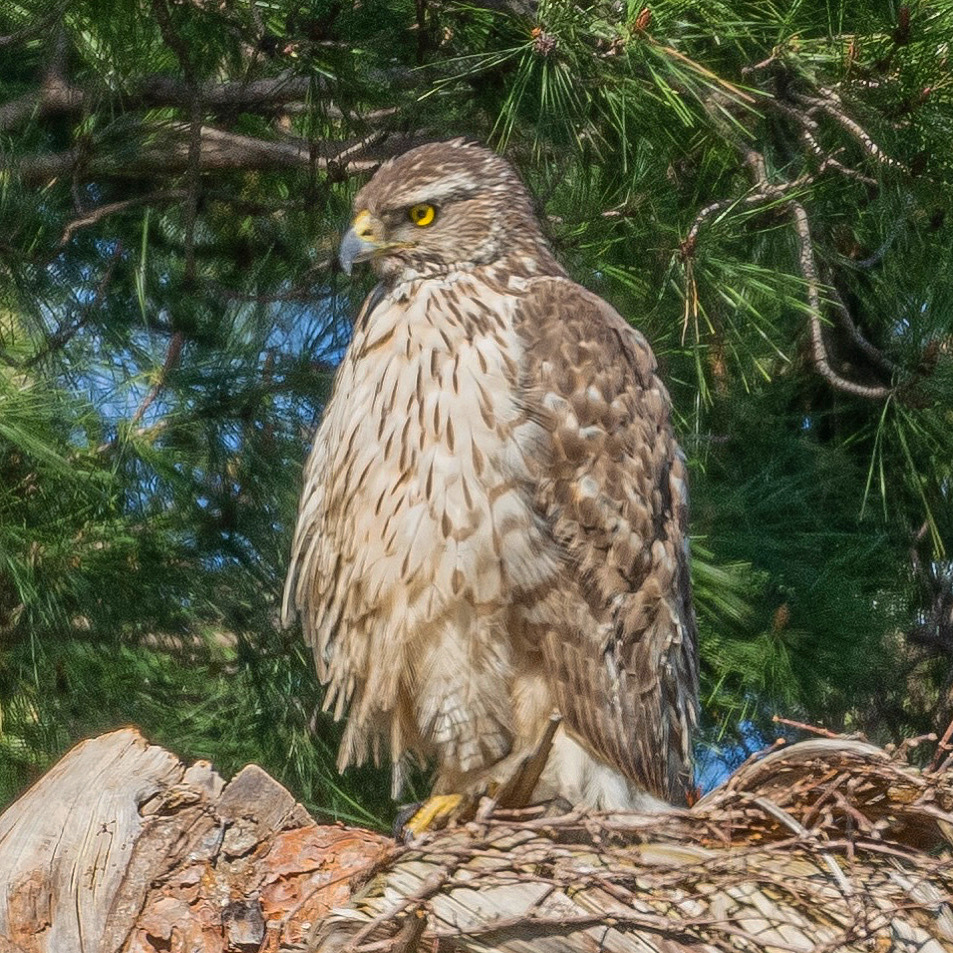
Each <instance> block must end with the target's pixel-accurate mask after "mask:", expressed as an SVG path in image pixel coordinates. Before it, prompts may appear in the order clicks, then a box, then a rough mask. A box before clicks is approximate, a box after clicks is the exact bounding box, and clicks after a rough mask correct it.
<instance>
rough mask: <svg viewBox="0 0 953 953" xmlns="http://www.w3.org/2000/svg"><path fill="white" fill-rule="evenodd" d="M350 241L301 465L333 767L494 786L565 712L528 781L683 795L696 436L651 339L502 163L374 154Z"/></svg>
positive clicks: (472, 148) (305, 616)
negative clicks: (679, 432) (572, 274)
mask: <svg viewBox="0 0 953 953" xmlns="http://www.w3.org/2000/svg"><path fill="white" fill-rule="evenodd" d="M340 260H341V264H342V266H343V268H344V269H345V271H347V272H348V273H350V269H351V266H352V265H354V264H356V263H358V262H365V261H366V262H370V264H371V266H372V268H373V270H374V272H375V273H376V275H377V277H378V279H379V283H378V284H377V287H376V288H375V289H374V290H373V291H372V292H371V294H370V295H369V296H368V298H367V300H366V301H365V302H364V305H363V307H362V308H361V310H360V313H359V314H358V316H357V318H356V320H355V323H354V329H353V336H352V339H351V342H350V345H349V347H348V349H347V353H346V354H345V356H344V359H343V361H342V363H341V365H340V368H339V369H338V372H337V377H336V380H335V385H334V390H333V393H332V396H331V398H330V401H329V402H328V404H327V407H326V408H325V410H324V414H323V418H322V421H321V424H320V427H319V428H318V431H317V434H316V435H315V438H314V445H313V448H312V450H311V454H310V457H309V459H308V461H307V464H306V467H305V471H304V490H303V494H302V497H301V503H300V509H299V513H298V520H297V526H296V530H295V534H294V543H293V552H292V564H291V570H290V573H289V576H288V581H287V584H286V587H285V599H284V607H283V612H284V614H285V617H286V618H287V617H288V616H289V615H290V613H291V612H292V610H293V609H297V610H298V611H299V613H300V615H301V617H302V620H303V628H304V632H305V635H306V637H307V639H308V640H309V642H310V644H311V646H312V647H313V649H314V657H315V662H316V665H317V670H318V674H319V677H320V679H321V680H322V681H323V682H324V683H325V684H326V685H327V698H326V702H327V705H328V706H329V707H330V708H332V709H333V712H334V715H335V717H336V718H339V719H340V718H342V717H345V716H346V718H347V723H346V727H345V730H344V735H343V740H342V743H341V748H340V753H339V758H338V765H339V767H340V768H341V769H342V770H343V769H344V768H345V767H347V766H348V765H350V764H354V763H356V762H360V761H363V760H364V759H365V758H367V757H368V756H369V755H373V757H374V758H375V759H379V758H380V757H381V755H382V754H383V753H384V752H385V751H387V752H389V757H390V759H391V763H392V766H393V777H394V786H395V796H396V793H397V791H399V788H400V785H401V781H402V778H403V776H404V773H405V770H406V768H407V767H408V765H410V764H411V763H413V762H415V761H417V762H420V761H422V760H425V759H431V760H433V761H435V762H436V781H435V787H434V792H435V793H436V794H440V793H442V792H443V793H445V792H475V791H478V790H487V789H488V786H491V785H492V784H494V783H500V779H501V778H503V777H505V775H506V773H507V772H508V771H511V770H512V769H513V766H514V765H516V764H517V763H518V762H519V760H520V759H524V758H525V757H526V755H527V753H528V752H529V751H531V750H532V749H533V747H534V745H536V744H537V743H538V740H539V738H540V737H541V736H542V735H543V734H544V733H545V732H546V727H547V723H548V722H549V720H550V718H551V716H552V714H553V712H554V711H557V712H558V713H559V715H560V716H561V723H560V725H559V728H558V730H557V731H556V734H555V737H554V738H553V740H552V745H551V749H550V752H549V758H548V761H547V762H546V765H545V768H544V769H543V771H542V774H541V776H540V777H539V779H538V782H536V784H535V790H534V792H533V799H534V800H536V801H543V800H546V799H549V798H552V797H562V798H565V799H566V800H568V801H570V802H571V803H573V804H577V805H584V806H588V807H591V808H594V809H604V810H625V809H644V808H653V807H658V806H659V805H658V802H659V801H660V800H661V801H667V802H673V803H683V802H684V800H685V796H686V790H687V788H688V785H689V783H690V757H691V751H690V746H691V734H692V729H693V727H694V725H695V720H696V702H697V657H696V630H695V622H694V617H693V612H692V607H691V593H690V586H689V574H688V552H687V539H686V515H687V491H686V468H685V460H684V457H683V455H682V453H681V451H680V449H679V447H678V445H677V443H676V441H675V438H674V436H673V433H672V424H671V410H670V401H669V396H668V393H667V391H666V389H665V386H664V385H663V383H662V382H661V380H660V379H659V377H658V375H657V373H656V362H655V359H654V357H653V354H652V351H651V349H650V347H649V345H648V344H647V343H646V340H645V338H644V337H643V336H642V335H641V334H640V333H639V332H638V331H636V330H634V329H633V328H632V327H631V326H630V325H629V324H628V323H626V321H624V320H623V319H622V318H621V317H620V316H619V314H618V313H617V312H616V311H614V310H613V309H612V307H610V306H609V305H608V304H607V303H606V302H605V301H603V300H602V299H601V298H599V297H597V296H596V295H594V294H592V293H591V292H589V291H587V290H586V289H585V288H583V287H581V286H580V285H578V284H576V283H574V282H573V281H571V280H570V279H569V278H568V277H567V275H566V272H565V271H564V270H563V268H562V267H561V266H560V265H559V264H558V262H557V261H556V260H555V258H554V257H553V254H552V252H551V251H550V249H549V247H548V245H547V243H546V240H545V238H544V236H543V232H542V229H541V227H540V224H539V222H538V221H537V218H536V216H535V214H534V212H533V206H532V202H531V199H530V196H529V194H528V192H527V190H526V189H525V187H524V186H523V184H522V183H521V181H520V180H519V178H518V176H517V175H516V173H515V172H514V170H513V168H512V167H511V166H510V165H509V163H507V162H506V161H505V160H504V159H502V158H501V157H499V156H498V155H496V154H495V153H493V152H491V151H490V150H488V149H486V148H483V147H481V146H479V145H477V144H474V143H471V142H468V141H465V140H453V141H450V142H438V143H430V144H427V145H423V146H420V147H418V148H415V149H412V150H411V151H409V152H406V153H404V154H403V155H401V156H399V157H397V158H395V159H392V160H390V161H389V162H387V163H385V164H384V165H383V166H382V167H381V168H380V169H379V170H378V171H377V173H376V174H375V175H374V177H373V178H372V179H371V180H370V182H369V183H368V184H367V185H365V186H364V187H363V188H362V189H361V191H360V192H359V193H358V194H357V197H356V200H355V216H354V219H353V223H352V227H351V229H350V230H349V231H348V232H347V234H346V235H345V236H344V239H343V242H342V244H341V250H340Z"/></svg>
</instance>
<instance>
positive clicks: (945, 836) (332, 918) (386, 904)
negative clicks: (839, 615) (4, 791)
mask: <svg viewBox="0 0 953 953" xmlns="http://www.w3.org/2000/svg"><path fill="white" fill-rule="evenodd" d="M904 753H905V751H904V750H901V751H900V752H899V754H898V753H896V752H895V753H892V754H890V753H887V752H885V751H883V750H881V749H879V748H876V747H874V746H873V745H869V744H866V743H864V742H861V741H857V740H855V739H849V738H831V739H827V738H825V739H820V740H813V741H807V742H802V743H800V744H797V745H792V746H789V747H784V748H780V749H777V750H774V751H772V752H771V753H769V754H767V756H765V757H760V758H757V759H752V760H751V761H750V762H749V763H746V764H745V765H743V766H742V767H741V768H740V769H739V770H738V771H737V772H736V773H735V774H734V776H733V777H732V778H730V779H729V780H728V781H727V782H726V783H725V784H724V785H722V786H721V787H720V788H718V789H716V790H715V791H713V792H711V793H710V794H708V795H706V796H705V797H704V798H702V800H701V801H700V802H699V803H698V804H696V805H695V806H694V807H693V808H692V809H691V810H687V811H685V810H674V809H673V810H671V811H668V812H664V813H659V814H618V815H586V814H583V813H578V812H575V813H570V814H568V815H562V816H551V815H550V814H549V813H547V811H546V809H545V808H529V809H526V810H523V811H516V812H509V813H507V812H495V813H492V814H489V815H488V816H487V817H482V815H481V816H480V818H479V819H478V820H475V821H473V822H471V823H469V824H465V825H462V826H457V827H455V828H452V829H450V830H446V831H439V832H435V833H432V834H429V835H427V836H426V837H425V838H424V839H423V840H422V841H421V842H418V843H415V844H412V845H409V846H398V845H396V844H394V842H393V841H392V840H391V839H390V838H385V837H383V836H381V835H379V834H374V833H371V832H368V831H360V830H353V829H348V828H344V827H340V826H320V825H317V824H315V822H314V821H313V820H312V818H311V817H310V816H309V815H308V813H307V812H306V811H305V810H304V809H303V808H302V807H301V805H300V804H297V803H296V802H295V800H294V798H293V797H292V796H291V795H290V794H289V793H288V792H287V791H286V790H285V789H284V788H282V787H281V785H279V784H278V783H277V782H276V781H274V780H272V779H271V778H270V777H268V775H267V774H265V773H264V772H263V771H262V770H261V769H260V768H258V767H256V766H254V765H250V766H248V767H246V768H244V769H243V770H242V771H240V772H239V773H238V774H237V775H236V776H235V777H234V778H233V779H232V780H231V781H230V782H228V783H225V782H224V781H223V780H222V779H221V778H220V777H219V775H218V774H216V773H215V771H214V770H212V768H211V766H210V765H209V764H208V763H206V762H198V763H196V764H194V765H192V766H191V767H188V768H187V767H186V766H185V765H184V764H183V763H182V762H181V761H180V760H179V759H178V758H176V757H175V756H174V755H171V754H169V753H168V752H167V751H164V750H163V749H161V748H158V747H156V746H153V745H149V744H148V743H147V742H145V741H144V740H143V738H142V737H141V736H140V735H139V734H137V733H136V732H135V731H132V730H124V731H117V732H114V733H112V734H109V735H104V736H103V737H100V738H96V739H94V740H92V741H87V742H84V743H83V744H81V745H79V746H78V747H76V748H75V749H74V750H73V751H71V752H70V753H69V754H68V755H66V757H65V758H64V759H63V760H62V761H61V762H60V763H59V764H57V765H56V766H55V767H54V768H53V769H52V770H51V771H50V772H49V773H48V774H47V775H46V776H45V777H44V778H42V779H41V780H40V781H39V782H38V783H37V784H36V785H35V786H34V787H33V788H32V789H31V790H30V791H28V792H27V793H26V794H25V795H24V796H23V797H22V798H21V799H20V800H19V801H17V802H16V803H15V804H14V805H13V806H12V807H11V808H9V810H8V811H7V812H6V813H5V814H4V815H3V816H2V817H0V871H2V872H3V874H4V877H3V880H2V881H0V883H4V884H5V887H4V890H3V891H2V892H0V953H74V951H76V953H87V951H89V953H93V951H95V953H159V951H169V953H187V951H188V953H242V951H244V953H249V951H259V953H280V951H291V950H297V951H300V950H310V951H312V953H315V951H316V953H595V951H607V953H632V951H639V953H735V951H747V953H780V951H786V953H801V951H803V953H837V951H845V953H847V951H850V953H861V951H874V953H881V951H882V953H886V951H888V950H889V951H898V953H947V951H949V953H953V906H951V904H953V850H951V844H953V840H951V834H953V814H951V813H950V812H951V809H953V775H951V772H950V771H949V770H948V766H947V768H942V767H941V768H938V769H936V770H923V771H921V770H918V769H916V768H914V767H912V766H910V765H908V764H906V763H905V762H904V760H903V758H902V756H903V754H904Z"/></svg>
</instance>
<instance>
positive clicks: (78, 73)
mask: <svg viewBox="0 0 953 953" xmlns="http://www.w3.org/2000/svg"><path fill="white" fill-rule="evenodd" d="M951 41H953V7H951V6H950V4H949V3H948V2H947V0H938V2H934V3H927V2H922V3H916V4H909V5H895V4H874V3H870V2H869V0H867V2H862V0H824V2H822V0H800V2H796V3H786V4H782V3H774V2H770V0H737V2H735V0H731V2H729V0H700V2H699V0H693V2H691V3H688V2H684V0H659V2H657V3H652V4H651V5H649V6H646V5H644V4H642V3H640V2H639V3H608V2H605V3H596V4H593V5H592V6H589V7H580V6H576V5H573V4H566V3H562V2H557V0H542V2H540V3H538V4H537V3H533V2H530V0H509V2H506V0H503V2H489V0H487V2H476V0H471V2H450V0H446V2H434V0H425V2H423V3H420V4H409V3H404V2H398V0H389V2H382V3H374V4H369V3H342V2H340V0H273V2H269V3H264V2H257V0H256V2H253V3H248V4H239V5H235V4H225V5H215V4H202V3H178V2H175V3H173V2H171V0H149V2H146V0H109V2H106V3H104V2H101V0H97V2H93V0H77V2H73V3H69V4H66V3H62V4H53V5H51V4H50V3H49V2H48V0H15V2H9V3H6V4H4V5H3V8H2V9H0V51H2V53H0V55H2V59H0V143H2V146H0V148H2V150H3V156H2V161H0V802H2V801H4V800H6V799H8V798H10V797H12V796H13V795H14V794H15V793H16V792H17V791H18V790H19V789H20V788H21V787H22V786H23V785H24V784H25V783H27V782H28V781H30V780H31V779H32V778H34V777H35V776H36V775H37V773H38V772H40V771H42V770H43V768H45V767H46V766H47V765H48V764H49V762H50V760H51V759H52V758H54V757H55V756H57V755H58V754H59V753H61V752H62V751H63V750H64V749H65V748H66V747H67V746H68V745H69V744H71V743H72V742H73V741H75V740H76V739H77V738H79V737H82V736H84V735H86V734H90V733H93V732H98V731H102V730H106V729H108V728H110V727H113V726H117V725H120V724H126V723H130V722H132V723H136V724H139V725H141V726H142V727H143V729H144V730H145V732H146V733H147V734H148V735H149V737H150V738H152V739H154V740H156V741H158V742H162V743H166V744H169V745H170V746H171V747H173V748H174V749H175V750H177V751H179V752H180V753H182V754H183V755H186V756H193V757H209V758H211V759H213V760H214V761H215V762H216V764H218V765H219V766H221V767H222V769H223V770H225V771H230V770H234V769H235V768H236V767H238V766H239V765H240V764H242V763H244V762H246V761H249V760H255V761H258V762H260V763H262V764H263V765H264V766H265V767H266V768H267V769H268V770H269V771H271V772H272V773H273V774H275V775H276V776H277V777H279V778H281V779H282V780H284V781H285V782H286V783H287V784H288V785H289V786H290V787H291V788H292V790H294V791H295V793H296V794H298V795H300V796H302V797H303V798H304V799H305V800H306V801H307V802H308V803H309V805H310V806H312V807H313V808H315V809H317V810H319V811H322V812H325V813H328V814H331V815H332V816H337V817H342V818H347V819H351V820H356V821H360V822H362V823H368V822H370V821H371V819H372V818H373V819H376V821H378V822H380V823H382V824H385V823H387V820H388V816H389V813H390V806H389V801H388V797H387V792H388V781H387V778H386V776H385V775H386V772H382V771H375V770H374V769H372V768H371V769H368V770H366V771H363V772H359V773H354V774H352V775H349V776H345V777H344V778H341V777H339V776H338V774H337V772H336V769H335V766H334V753H335V750H336V745H337V737H338V733H337V728H336V726H334V725H333V724H332V723H331V721H330V719H329V718H328V717H327V716H325V715H322V714H321V713H320V709H321V693H320V689H319V687H318V686H317V685H316V680H315V678H314V676H313V674H312V667H311V661H310V659H309V658H308V657H307V653H306V650H305V649H304V648H303V647H302V646H301V645H300V644H299V636H298V634H297V633H296V632H282V631H281V630H280V629H279V628H278V625H277V621H276V605H277V599H278V596H279V593H280V589H281V584H282V580H283V576H284V570H285V565H286V560H287V553H288V550H289V534H290V528H291V522H292V519H293V514H294V510H295V504H296V499H297V493H298V472H299V467H300V465H301V462H302V460H303V458H304V455H305V453H306V450H307V443H308V440H309V434H310V432H311V431H312V429H313V427H314V425H315V422H316V421H317V419H318V417H319V415H320V411H321V406H322V404H323V401H324V400H325V399H326V397H327V394H328V388H329V386H330V382H331V380H332V377H333V369H334V364H335V362H336V361H337V359H338V358H339V356H340V354H341V352H342V349H343V347H344V344H345V342H346V340H347V320H346V319H347V316H348V315H349V314H351V313H352V312H353V310H354V308H355V306H356V303H357V301H358V300H359V299H360V297H361V295H362V293H363V292H364V291H366V287H359V286H358V283H353V284H352V283H345V282H344V281H343V279H342V276H340V275H339V274H338V273H337V272H336V271H335V270H334V267H333V259H334V252H335V247H336V242H337V236H338V234H339V232H340V227H341V226H342V225H343V224H344V223H345V222H346V220H347V215H348V209H349V205H350V200H351V197H352V196H353V193H354V191H355V190H356V188H357V187H358V186H359V185H360V183H361V182H362V181H363V179H364V177H365V176H366V174H367V173H368V172H369V170H370V169H371V168H373V167H374V165H375V164H376V163H377V162H379V161H380V160H381V159H383V158H386V157H387V156H388V155H390V154H393V153H395V152H399V151H401V150H402V149H404V148H406V147H407V146H409V145H410V144H413V143H414V142H417V141H420V140H423V139H428V138H441V137H445V136H448V135H458V134H461V135H474V136H478V137H480V138H483V139H485V140H488V141H490V142H491V143H493V144H494V145H496V146H497V147H498V148H500V149H503V150H505V151H506V152H507V154H508V155H510V157H511V158H512V159H513V160H514V161H515V162H516V163H517V165H518V166H519V167H520V170H521V172H522V173H523V175H524V177H525V178H526V180H527V181H528V183H529V184H530V185H531V187H532V189H533V192H534V194H535V195H536V196H537V199H538V203H539V209H540V212H541V214H542V215H543V217H544V221H545V223H546V226H547V228H548V231H549V233H550V236H551V239H552V241H553V243H554V245H555V247H556V249H557V252H558V254H559V256H560V258H561V259H562V260H563V261H564V262H566V263H567V265H568V266H569V267H570V269H571V270H572V272H573V273H574V275H575V276H576V277H577V278H578V279H579V280H580V281H582V282H583V283H584V284H586V285H587V286H589V287H591V288H593V289H594V290H595V291H597V292H599V293H600V294H602V295H604V296H606V297H607V298H608V299H609V300H611V301H613V303H615V304H616V305H617V306H618V308H619V309H620V311H621V312H622V313H623V314H625V315H627V316H628V317H630V318H631V319H632V320H633V322H634V323H635V324H636V325H637V326H639V327H640V328H641V330H643V332H644V333H645V334H646V336H647V337H648V338H649V340H650V341H651V342H652V344H653V346H654V348H655V350H656V353H657V355H658V356H659V360H660V363H661V365H662V369H663V372H664V374H665V377H666V380H667V381H668V382H669V385H670V389H671V391H672V394H673V398H674V401H675V407H676V413H677V420H678V426H679V429H680V432H681V434H682V439H683V443H684V445H685V447H686V449H687V451H688V453H689V458H690V463H691V467H692V475H693V484H692V495H693V501H694V502H693V506H694V521H693V532H694V535H695V540H694V570H693V572H694V583H695V591H696V600H697V607H698V613H699V619H700V625H701V631H702V653H703V662H704V671H703V675H704V698H705V722H706V724H705V741H706V743H707V744H708V745H710V746H712V750H714V751H716V753H717V752H718V751H722V756H723V757H725V758H726V759H728V760H730V759H731V758H732V757H735V756H737V754H738V752H740V751H741V750H742V749H744V747H745V746H746V745H749V744H750V743H752V739H756V738H759V737H761V736H762V735H766V734H768V733H770V732H772V731H774V730H775V729H774V728H773V727H772V723H771V716H772V715H773V714H775V713H780V714H782V715H785V716H788V717H794V718H797V719H801V720H809V721H821V722H823V723H825V724H827V725H829V726H831V727H837V728H850V729H852V730H853V729H862V730H866V731H869V732H872V733H875V734H876V735H877V736H878V737H880V738H882V739H886V738H891V737H894V738H895V737H898V736H900V735H902V734H904V733H907V732H911V731H921V730H925V729H928V728H930V727H940V728H942V727H944V726H945V723H946V721H947V720H948V719H949V717H950V714H951V712H950V684H951V678H950V670H951V667H950V661H951V655H953V596H951V595H950V576H951V570H950V562H949V559H950V553H949V549H950V540H951V532H953V525H951V524H953V510H951V504H950V480H951V472H950V470H951V460H953V436H951V434H953V400H951V394H953V241H951V237H953V236H951V227H953V226H951V217H950V214H949V213H950V208H949V205H950V198H949V196H950V195H951V194H953V190H951V185H953V149H951V147H950V142H951V141H953V83H951V79H950V76H951V72H950V71H951V65H950V62H949V59H948V57H949V49H950V43H951ZM818 341H820V346H819V344H818ZM825 367H826V370H825ZM818 368H819V369H820V370H821V371H824V373H818Z"/></svg>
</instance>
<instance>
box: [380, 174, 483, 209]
mask: <svg viewBox="0 0 953 953" xmlns="http://www.w3.org/2000/svg"><path fill="white" fill-rule="evenodd" d="M480 191H481V189H480V186H479V185H478V184H477V183H476V182H474V181H473V179H472V178H471V176H469V175H466V174H463V173H461V174H458V175H448V176H446V177H445V178H442V179H440V180H439V181H437V182H433V183H432V184H430V185H424V186H421V187H420V188H418V189H415V190H414V191H413V192H406V193H404V194H403V195H400V196H399V198H400V200H401V202H403V203H404V204H405V205H407V206H411V205H419V204H420V203H421V202H426V203H428V204H430V205H439V204H440V203H441V202H446V201H447V200H449V199H458V200H459V199H471V198H475V197H476V196H477V195H478V194H479V193H480Z"/></svg>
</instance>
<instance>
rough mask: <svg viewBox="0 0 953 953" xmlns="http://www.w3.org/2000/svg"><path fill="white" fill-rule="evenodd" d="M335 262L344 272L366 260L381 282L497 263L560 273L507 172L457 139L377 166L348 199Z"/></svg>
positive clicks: (525, 197)
mask: <svg viewBox="0 0 953 953" xmlns="http://www.w3.org/2000/svg"><path fill="white" fill-rule="evenodd" d="M340 256H341V265H342V266H343V268H344V270H345V271H347V272H348V273H350V271H351V267H352V266H353V265H354V264H356V263H357V262H361V261H370V262H371V263H372V265H373V268H374V270H375V271H376V272H377V273H378V274H379V275H380V276H381V277H382V278H383V279H385V280H386V281H400V280H404V279H407V278H414V277H436V276H438V275H441V274H445V273H447V272H450V271H454V270H458V269H461V268H463V269H469V268H473V267H477V266H480V265H491V264H494V263H497V262H503V261H504V260H505V261H506V262H507V264H510V265H511V266H512V267H513V269H514V270H515V271H516V272H517V273H522V274H538V273H552V272H553V270H554V269H555V270H557V271H561V269H559V266H558V265H556V264H555V262H554V261H553V258H552V256H551V254H550V252H549V250H548V248H547V246H546V241H545V239H544V238H543V234H542V231H541V230H540V227H539V223H538V222H537V220H536V216H535V215H534V214H533V207H532V203H531V201H530V197H529V194H528V193H527V191H526V189H525V187H524V186H523V183H522V182H520V180H519V177H518V176H517V175H516V173H515V172H514V171H513V168H512V167H511V166H510V164H509V163H508V162H507V161H506V160H505V159H503V158H501V157H500V156H498V155H496V153H494V152H491V151H490V150H489V149H484V148H483V147H482V146H478V145H476V144H474V143H472V142H468V141H466V140H463V139H453V140H451V141H450V142H432V143H428V144H427V145H424V146H419V147H418V148H416V149H411V150H410V151H409V152H405V153H404V154H403V155H401V156H398V157H397V158H396V159H391V160H390V161H389V162H387V163H385V164H384V165H383V166H381V168H380V169H378V171H377V173H376V174H375V175H374V178H372V179H371V181H370V182H368V183H367V185H365V186H364V188H362V189H361V191H360V192H358V194H357V197H356V199H355V200H354V220H353V222H352V224H351V228H350V230H349V231H348V232H347V234H346V235H345V236H344V240H343V241H342V243H341V252H340Z"/></svg>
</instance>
